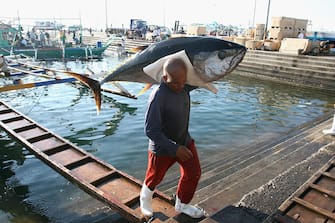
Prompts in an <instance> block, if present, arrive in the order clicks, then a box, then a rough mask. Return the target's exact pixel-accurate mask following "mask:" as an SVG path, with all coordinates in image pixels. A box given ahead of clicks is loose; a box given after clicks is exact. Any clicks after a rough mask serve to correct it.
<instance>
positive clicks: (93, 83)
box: [66, 71, 101, 114]
mask: <svg viewBox="0 0 335 223" xmlns="http://www.w3.org/2000/svg"><path fill="white" fill-rule="evenodd" d="M66 73H67V74H68V75H70V76H72V77H74V78H76V79H77V80H79V81H80V82H81V83H83V84H85V85H86V86H87V87H89V88H90V89H91V90H92V91H93V94H94V99H95V104H96V107H97V114H99V113H100V108H101V85H100V82H99V81H97V80H94V79H92V78H89V77H88V76H85V75H81V74H78V73H75V72H71V71H66Z"/></svg>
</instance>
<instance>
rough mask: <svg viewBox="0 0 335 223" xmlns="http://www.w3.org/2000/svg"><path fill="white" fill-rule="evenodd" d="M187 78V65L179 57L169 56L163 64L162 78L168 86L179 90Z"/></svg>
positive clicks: (176, 90)
mask: <svg viewBox="0 0 335 223" xmlns="http://www.w3.org/2000/svg"><path fill="white" fill-rule="evenodd" d="M186 78H187V67H186V64H185V62H184V61H183V60H182V59H181V58H170V59H168V60H167V61H166V62H165V63H164V66H163V80H164V82H165V83H166V84H167V85H168V87H169V88H170V89H171V90H173V91H175V92H179V91H181V90H182V89H183V88H184V85H185V83H186Z"/></svg>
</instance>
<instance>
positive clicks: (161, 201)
mask: <svg viewBox="0 0 335 223" xmlns="http://www.w3.org/2000/svg"><path fill="white" fill-rule="evenodd" d="M0 128H2V129H3V130H5V131H6V132H7V133H8V134H10V135H11V136H12V137H13V138H14V139H15V140H17V141H19V142H20V143H22V144H23V145H24V146H26V147H27V149H29V150H30V151H31V152H32V153H33V154H34V155H35V156H36V157H37V158H39V159H41V160H42V161H43V162H45V163H46V164H47V165H49V166H50V167H51V168H53V169H54V170H56V171H57V172H58V173H60V174H61V175H62V176H64V177H65V178H67V179H68V180H69V181H71V182H73V183H75V184H77V185H78V186H79V187H80V188H81V189H82V190H84V191H86V192H87V193H88V194H90V195H91V196H93V197H94V198H96V199H98V200H100V201H102V202H104V203H105V204H107V205H108V206H109V207H111V208H112V209H114V210H116V211H118V212H119V213H120V214H121V215H122V216H123V217H124V218H126V219H128V220H129V221H131V222H145V219H144V217H143V216H142V214H141V211H140V208H139V193H140V190H141V185H142V182H140V181H139V180H137V179H135V178H134V177H132V176H130V175H127V174H126V173H123V172H121V171H119V170H117V169H115V168H114V167H113V166H111V165H110V164H108V163H105V162H103V161H101V160H99V159H98V158H97V157H94V156H93V155H92V154H90V153H87V152H86V151H84V150H83V149H81V148H79V147H77V146H76V145H74V144H72V143H71V142H69V141H67V140H65V139H63V138H61V137H60V136H58V135H56V134H55V133H53V132H51V131H50V130H48V129H46V128H44V127H42V126H41V125H39V124H38V123H36V122H34V121H33V120H31V119H30V118H28V117H26V116H25V115H23V114H21V113H20V112H18V111H15V110H14V109H13V108H11V107H10V106H8V105H7V104H5V103H4V102H1V101H0ZM153 208H154V210H155V216H154V217H155V218H154V220H153V221H152V222H157V223H158V222H170V223H173V222H178V221H176V220H174V218H178V215H180V214H178V213H177V212H175V210H174V201H173V199H172V198H171V197H169V196H167V195H165V194H163V193H162V192H160V191H158V190H156V191H155V193H154V198H153Z"/></svg>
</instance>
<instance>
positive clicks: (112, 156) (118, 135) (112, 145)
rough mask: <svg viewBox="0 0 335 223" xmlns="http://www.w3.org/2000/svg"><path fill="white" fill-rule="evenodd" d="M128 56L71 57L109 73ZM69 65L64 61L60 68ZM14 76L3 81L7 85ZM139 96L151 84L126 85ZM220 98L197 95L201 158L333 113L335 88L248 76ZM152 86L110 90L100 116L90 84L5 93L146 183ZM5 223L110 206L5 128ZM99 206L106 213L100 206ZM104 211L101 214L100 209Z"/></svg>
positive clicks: (232, 81) (78, 65) (68, 217)
mask: <svg viewBox="0 0 335 223" xmlns="http://www.w3.org/2000/svg"><path fill="white" fill-rule="evenodd" d="M119 63H121V61H119V60H118V59H117V58H114V57H110V58H106V59H104V60H102V61H96V62H86V63H82V62H69V63H67V64H66V66H67V67H71V68H72V70H74V71H77V72H83V71H86V70H87V67H89V68H90V69H92V70H94V71H95V72H97V73H98V72H101V71H107V70H110V69H112V68H113V67H115V66H117V65H118V64H119ZM52 66H53V67H56V68H63V67H64V64H62V63H56V64H54V65H52ZM5 83H10V80H5V79H2V80H1V79H0V85H3V84H5ZM124 86H125V87H126V88H127V89H128V90H129V91H131V92H132V93H134V94H136V93H138V92H139V91H140V90H141V88H142V87H143V85H141V84H134V83H125V84H124ZM215 86H216V87H217V88H218V89H219V92H218V93H217V94H216V95H214V94H213V93H211V92H208V91H206V90H203V89H196V90H194V91H193V92H192V93H191V97H192V108H191V119H190V132H191V135H192V136H193V137H194V138H195V140H196V143H197V147H198V150H199V153H200V159H204V158H205V157H208V156H211V155H215V154H216V153H218V152H222V151H224V150H226V149H235V150H239V149H241V148H243V146H244V145H251V144H255V143H259V142H262V141H264V140H269V139H270V138H272V137H276V136H279V135H282V134H285V133H286V132H287V131H289V130H290V129H292V128H294V127H296V126H298V125H301V124H303V123H305V122H307V121H310V120H312V119H314V118H316V117H319V116H320V115H322V114H324V113H326V112H329V111H331V110H332V105H333V103H334V101H333V99H334V97H333V96H332V95H331V94H330V93H326V92H322V91H315V90H310V89H302V88H296V87H291V86H286V85H279V84H273V83H270V82H263V81H257V80H253V79H248V78H242V77H239V76H238V75H234V74H231V75H230V76H228V78H227V79H224V80H223V81H220V82H216V83H215ZM149 93H150V90H149V91H148V92H146V93H145V94H144V95H142V96H141V97H139V98H138V99H137V100H134V99H128V98H124V97H120V96H115V95H111V94H105V97H104V98H103V104H102V111H101V113H100V115H97V114H96V110H95V104H94V100H93V96H92V94H91V92H90V90H88V89H86V88H85V87H83V86H79V85H73V84H61V85H53V86H48V87H40V88H32V89H24V90H18V91H11V92H5V93H0V98H1V100H3V101H4V102H6V103H8V104H9V105H11V106H13V107H14V108H16V109H17V110H19V111H20V112H22V113H24V114H26V115H28V116H29V117H31V118H32V119H34V120H35V121H37V122H39V123H40V124H42V125H43V126H45V127H46V128H48V129H49V130H51V131H53V132H55V133H57V134H58V135H60V136H62V137H64V138H66V139H68V140H69V141H71V142H73V143H75V144H77V145H79V146H80V147H81V148H83V149H85V150H86V151H88V152H90V153H92V154H93V155H94V156H97V157H99V158H100V159H102V160H104V161H106V162H108V163H110V164H111V165H113V166H114V167H116V168H118V169H120V170H122V171H124V172H126V173H128V174H130V175H132V176H134V177H136V178H138V179H140V180H142V179H143V177H144V174H145V168H146V158H147V138H146V137H145V135H144V132H143V124H144V113H145V106H146V101H147V98H148V95H149ZM0 161H1V162H0V165H1V166H0V171H1V178H0V189H1V197H0V222H20V223H21V222H78V223H79V222H104V221H103V220H101V219H104V213H105V212H107V209H106V208H104V207H103V205H102V204H101V203H99V202H96V201H95V200H94V199H91V198H90V197H89V196H88V195H87V194H86V193H84V192H82V191H81V190H79V189H78V188H77V187H76V186H75V185H73V184H71V183H69V182H68V181H67V180H65V179H64V178H63V177H62V176H60V175H59V174H58V173H56V172H55V171H53V170H52V169H51V168H49V167H48V166H47V165H45V164H44V163H42V162H41V161H40V160H38V159H37V158H36V157H34V156H33V155H32V154H31V153H30V152H29V151H27V150H26V149H25V148H24V147H22V146H21V145H20V144H18V143H16V142H15V141H13V140H12V139H11V138H10V137H9V136H8V135H7V134H6V133H5V132H3V131H1V130H0ZM97 210H98V211H97ZM97 213H98V214H97Z"/></svg>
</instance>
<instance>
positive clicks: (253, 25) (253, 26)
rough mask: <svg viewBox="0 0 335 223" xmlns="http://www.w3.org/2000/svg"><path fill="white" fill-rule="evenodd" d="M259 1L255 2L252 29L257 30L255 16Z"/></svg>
mask: <svg viewBox="0 0 335 223" xmlns="http://www.w3.org/2000/svg"><path fill="white" fill-rule="evenodd" d="M256 2H257V0H255V5H254V17H253V18H252V28H255V15H256V4H257V3H256Z"/></svg>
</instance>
